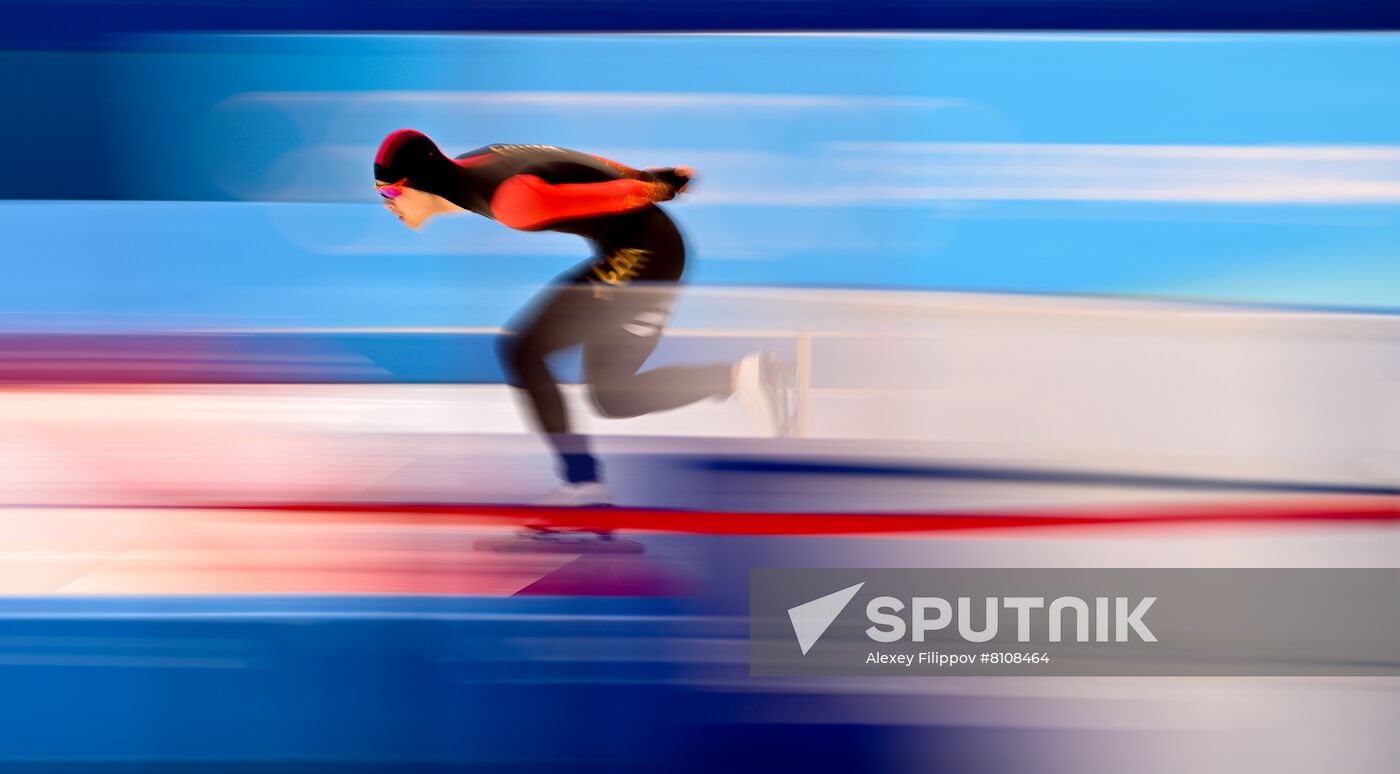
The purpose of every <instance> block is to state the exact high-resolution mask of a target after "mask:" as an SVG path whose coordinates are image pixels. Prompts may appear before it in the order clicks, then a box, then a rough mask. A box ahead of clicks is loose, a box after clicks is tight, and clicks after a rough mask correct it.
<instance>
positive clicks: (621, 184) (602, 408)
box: [374, 129, 792, 506]
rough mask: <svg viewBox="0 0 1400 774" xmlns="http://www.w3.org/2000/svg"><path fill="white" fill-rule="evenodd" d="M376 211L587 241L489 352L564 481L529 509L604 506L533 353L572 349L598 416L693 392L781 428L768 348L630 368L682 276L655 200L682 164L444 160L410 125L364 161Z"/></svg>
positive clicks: (488, 151) (785, 387)
mask: <svg viewBox="0 0 1400 774" xmlns="http://www.w3.org/2000/svg"><path fill="white" fill-rule="evenodd" d="M374 177H375V188H376V189H378V191H379V193H380V195H381V196H383V197H384V207H385V208H386V209H388V210H389V212H391V213H393V214H394V215H395V216H397V217H398V219H399V220H400V221H402V222H403V223H404V225H406V226H408V227H409V228H411V229H417V228H419V227H421V226H422V225H423V224H424V222H426V221H427V220H428V219H430V218H432V217H434V216H436V215H445V214H451V213H456V212H475V213H477V214H478V215H483V216H485V217H487V218H491V219H493V220H496V221H498V222H500V223H502V224H504V225H506V226H509V227H510V228H514V229H520V230H522V231H558V232H564V233H568V234H576V235H578V236H581V237H583V238H584V239H586V240H588V242H589V243H590V244H591V245H592V247H593V257H592V258H590V259H589V260H588V261H586V262H584V263H582V264H579V265H578V266H577V267H575V268H574V269H572V270H571V271H569V272H567V273H565V274H564V275H562V276H561V277H560V278H559V279H558V280H556V282H555V284H554V285H552V286H550V287H548V288H546V289H545V291H544V292H542V293H541V294H540V296H539V297H537V298H536V299H535V301H534V302H532V303H531V305H530V306H529V307H527V308H526V309H525V310H524V311H523V312H522V313H521V314H520V315H519V316H518V317H517V318H516V319H515V320H514V321H513V322H512V323H511V324H510V325H509V326H507V329H508V333H507V334H506V335H504V336H503V337H501V339H500V341H499V347H498V351H499V353H500V358H501V363H502V366H503V367H504V369H505V372H506V374H507V376H508V377H509V379H510V381H511V384H512V385H513V386H514V387H517V388H519V389H520V390H522V391H523V392H524V394H525V395H526V397H527V398H528V403H529V405H530V408H531V412H532V414H533V419H534V422H535V424H536V426H537V428H538V430H539V431H540V432H542V433H544V434H545V436H546V437H547V438H548V439H549V441H550V443H551V445H552V446H553V448H554V450H555V452H556V453H557V455H558V458H559V463H560V466H559V467H560V474H561V477H562V478H563V479H564V483H563V484H562V485H561V486H560V487H559V488H558V489H556V490H555V491H554V492H553V493H551V495H550V496H549V497H547V498H546V499H545V500H543V501H541V503H540V504H542V505H559V506H585V505H599V504H607V503H610V502H611V499H612V497H611V493H610V492H609V490H608V488H607V486H606V485H605V484H604V483H603V479H602V471H601V469H600V465H599V463H598V461H597V460H596V459H595V458H594V457H593V455H592V454H591V453H590V452H589V448H588V441H587V439H586V438H585V437H583V436H582V435H579V434H576V433H573V432H571V430H570V423H569V417H568V412H567V411H566V410H565V406H564V401H563V398H562V396H561V394H560V391H559V384H558V382H557V381H556V380H555V378H554V375H553V374H552V373H551V372H550V369H549V366H548V364H547V363H546V358H547V357H548V356H549V355H551V354H553V353H555V352H558V351H560V350H564V349H569V348H573V347H581V348H582V351H583V374H584V375H583V379H584V382H585V383H586V384H587V387H588V391H589V395H590V396H591V397H592V400H593V404H594V406H595V407H596V408H597V409H598V411H599V413H601V414H602V415H604V416H607V417H635V416H641V415H643V414H650V413H652V412H655V411H664V410H666V409H673V408H679V407H681V406H686V405H689V404H691V403H695V402H697V401H700V400H704V399H706V398H728V397H731V396H736V395H737V396H738V397H740V398H741V399H742V400H743V402H745V403H746V404H747V405H749V406H750V407H751V409H753V410H754V411H755V412H756V413H757V414H758V415H759V416H760V417H762V418H763V420H764V421H765V423H766V425H767V427H768V429H769V430H770V431H771V432H772V433H774V434H777V435H783V434H787V433H788V432H790V430H791V422H792V409H791V400H790V395H791V383H792V369H791V366H790V365H788V364H785V363H782V362H780V361H779V360H778V359H777V358H776V357H775V356H774V355H773V354H772V353H762V352H760V353H754V354H751V355H749V356H747V357H745V358H743V359H741V360H740V361H738V362H734V363H713V364H709V365H698V366H680V365H674V366H665V367H661V368H652V369H649V370H646V371H642V370H641V368H642V365H643V364H644V363H645V362H646V360H647V358H648V357H649V356H650V355H651V353H652V351H653V350H654V349H655V348H656V344H657V342H658V340H659V339H660V337H661V331H662V328H663V327H664V326H665V324H666V320H667V318H668V317H669V314H670V309H671V304H672V302H673V300H674V298H675V293H676V288H677V283H678V282H679V281H680V279H681V278H682V276H683V275H684V273H685V258H686V255H685V241H684V239H683V238H682V237H681V233H680V231H679V230H678V229H677V228H676V225H675V223H674V222H673V221H672V220H671V218H670V217H669V216H668V215H667V214H666V213H665V212H664V211H663V210H662V209H661V208H660V207H658V206H657V205H658V203H660V202H665V201H669V200H671V199H673V198H674V197H675V196H676V195H677V194H679V193H681V192H683V191H685V189H686V187H687V185H689V183H690V181H691V178H692V177H693V173H692V172H691V170H690V169H688V168H686V167H675V168H667V169H649V170H645V171H643V170H636V169H632V168H630V167H627V166H624V165H622V164H619V163H617V162H614V161H609V160H607V159H603V158H600V157H596V156H590V155H588V154H584V153H579V152H577V151H571V150H566V149H563V148H556V147H554V146H549V145H490V146H487V147H484V148H480V149H478V150H474V151H471V152H469V153H465V154H462V155H461V156H458V157H456V158H449V157H447V156H446V155H444V154H443V152H442V151H441V150H439V149H438V147H437V145H436V144H435V143H434V142H433V141H432V140H430V139H429V138H428V137H427V136H425V135H424V134H422V133H421V132H417V131H414V130H411V129H402V130H399V131H397V132H394V133H392V134H390V135H389V136H388V137H387V138H385V140H384V142H383V143H382V144H381V145H380V147H379V152H378V155H376V157H375V160H374Z"/></svg>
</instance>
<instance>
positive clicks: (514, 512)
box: [195, 497, 1400, 535]
mask: <svg viewBox="0 0 1400 774" xmlns="http://www.w3.org/2000/svg"><path fill="white" fill-rule="evenodd" d="M195 507H209V506H195ZM214 507H215V508H217V509H219V510H236V511H260V512H268V513H269V515H272V516H274V517H275V518H278V519H279V520H283V521H285V520H286V515H287V514H293V513H295V514H298V515H299V517H300V519H301V520H303V521H318V522H326V521H330V522H346V521H366V522H382V521H383V520H384V519H383V518H382V517H384V516H394V517H395V519H394V522H395V523H399V524H419V525H422V524H523V523H525V522H527V521H530V522H534V521H543V522H547V523H549V524H551V525H553V526H556V527H564V528H588V529H612V530H628V531H642V532H675V533H689V534H704V535H885V534H900V533H921V532H983V531H993V530H1008V529H1045V528H1056V529H1062V528H1102V527H1123V528H1131V527H1139V526H1160V525H1182V526H1191V525H1209V524H1241V525H1271V524H1287V523H1309V522H1393V521H1400V498H1395V497H1330V498H1312V499H1306V500H1303V499H1290V500H1287V501H1277V500H1275V501H1267V502H1263V501H1256V502H1251V503H1249V504H1206V505H1201V504H1197V505H1190V506H1186V505H1183V506H1167V505H1156V506H1150V507H1148V506H1136V507H1092V508H1089V507H1086V508H1080V509H1075V510H1069V509H1064V510H1060V509H1053V510H1052V509H1047V510H1044V511H1034V512H1027V511H1022V512H990V511H989V512H976V511H974V512H961V513H959V512H951V513H746V512H737V511H729V512H700V511H676V510H657V509H642V508H569V509H563V508H538V507H529V506H518V505H454V504H434V503H288V504H281V505H270V504H264V505H230V506H214Z"/></svg>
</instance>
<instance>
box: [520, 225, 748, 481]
mask: <svg viewBox="0 0 1400 774" xmlns="http://www.w3.org/2000/svg"><path fill="white" fill-rule="evenodd" d="M635 254H638V253H636V252H635V251H634V255H635ZM642 254H644V255H646V256H650V257H649V258H645V259H644V260H643V263H645V264H646V265H644V266H642V267H641V269H640V270H639V271H638V272H637V274H638V275H644V274H645V273H651V274H657V273H662V274H665V273H670V274H675V275H676V278H678V276H679V271H678V267H677V266H676V263H677V262H676V261H675V260H674V256H666V255H664V254H661V255H658V254H657V253H656V252H654V251H650V250H648V251H645V252H644V253H642ZM617 255H618V252H617V251H616V250H612V251H606V250H605V251H604V252H603V253H602V255H601V256H600V258H598V259H596V260H594V261H591V262H589V263H588V264H586V265H584V266H581V267H579V269H577V270H575V271H574V272H571V273H570V274H568V275H565V277H563V278H561V279H562V280H563V283H564V284H562V286H561V285H554V286H552V287H550V288H548V289H546V290H545V291H544V292H543V293H541V294H540V296H539V297H538V298H537V299H536V301H535V303H533V304H532V305H531V306H530V307H529V308H528V309H527V310H526V312H525V313H523V314H522V315H521V316H520V317H519V318H517V320H516V321H515V322H513V323H512V324H511V325H510V332H509V333H507V334H506V335H505V336H502V337H501V339H500V341H499V347H498V349H499V354H500V358H501V363H502V365H503V366H504V368H505V371H506V375H507V376H508V377H509V379H510V383H511V385H512V386H514V387H517V388H520V389H521V390H523V391H524V393H525V395H526V397H527V398H528V399H529V403H530V407H531V409H533V414H534V419H535V423H536V427H537V429H538V430H539V431H540V432H542V433H545V434H546V436H547V437H548V438H549V440H550V443H551V444H552V445H553V447H554V449H555V451H556V452H557V453H558V455H559V459H560V462H561V466H562V470H561V473H562V474H563V478H565V479H566V480H568V481H570V482H581V481H595V480H597V479H598V478H599V474H598V465H597V461H596V460H595V459H594V458H593V457H592V455H591V454H589V451H588V442H587V440H586V439H585V438H584V437H583V436H581V435H577V434H574V433H572V432H571V431H570V427H569V417H568V412H567V411H566V410H565V408H564V401H563V398H562V396H561V395H560V392H559V384H558V382H557V381H556V380H555V378H554V374H553V373H551V372H550V370H549V365H548V363H547V362H546V358H547V357H549V356H550V355H551V354H553V353H555V352H559V351H560V350H565V349H570V348H572V347H582V348H583V381H584V383H585V384H586V385H587V386H588V391H589V396H590V397H591V398H592V400H593V405H594V406H596V407H597V409H598V412H599V413H600V414H602V415H603V416H605V417H635V416H641V415H643V414H650V413H652V412H655V411H664V410H667V409H673V408H679V407H681V406H686V405H689V404H691V403H695V402H697V401H700V400H703V399H705V398H710V397H723V396H728V395H729V393H730V372H731V368H732V364H731V363H717V364H711V365H704V366H665V367H662V368H653V369H651V370H648V371H641V370H640V369H641V367H642V365H643V364H644V363H645V362H646V360H647V358H648V357H650V356H651V353H652V351H653V350H655V349H656V344H657V342H658V341H659V340H660V338H661V331H662V328H663V326H664V325H665V324H666V319H667V317H668V316H669V314H670V309H671V304H672V301H673V300H674V298H675V293H676V286H675V285H674V283H668V284H664V285H651V286H648V285H647V283H645V282H644V281H642V279H643V277H638V278H636V279H629V278H628V277H626V276H620V275H625V274H627V271H626V268H627V263H626V259H625V257H624V260H623V261H622V262H621V263H619V261H618V260H617V257H616V256H617ZM624 256H625V253H624ZM668 258H671V260H668ZM679 258H680V261H682V262H683V260H684V257H683V254H682V255H681V256H679ZM610 259H611V260H610ZM633 260H634V262H635V258H634V259H633ZM681 265H683V263H682V264H681ZM619 267H621V268H619ZM648 270H650V271H648Z"/></svg>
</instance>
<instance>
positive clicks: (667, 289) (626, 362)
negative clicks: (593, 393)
mask: <svg viewBox="0 0 1400 774" xmlns="http://www.w3.org/2000/svg"><path fill="white" fill-rule="evenodd" d="M675 294H676V291H675V288H674V286H670V285H663V286H659V287H647V286H642V285H634V286H631V287H628V288H622V289H618V290H616V291H615V292H614V293H613V294H612V300H611V301H609V302H608V303H607V306H608V307H609V308H608V310H607V312H606V313H605V314H602V315H600V319H599V324H598V325H597V326H596V327H595V328H594V329H593V330H592V331H591V335H590V337H589V338H588V340H587V341H586V342H585V343H584V346H583V367H584V378H585V379H586V380H587V381H589V382H591V383H593V384H600V383H606V382H608V381H610V380H615V379H620V378H626V377H630V376H632V375H633V374H635V373H637V371H639V370H641V367H642V365H643V364H644V363H645V362H646V360H647V358H649V357H651V353H652V352H653V351H654V350H655V349H656V345H657V343H658V342H659V341H660V340H661V332H662V330H663V329H664V328H665V326H666V321H667V320H668V319H669V317H670V314H671V304H672V303H673V302H674V300H675Z"/></svg>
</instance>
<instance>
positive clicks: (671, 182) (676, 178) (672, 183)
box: [647, 167, 695, 201]
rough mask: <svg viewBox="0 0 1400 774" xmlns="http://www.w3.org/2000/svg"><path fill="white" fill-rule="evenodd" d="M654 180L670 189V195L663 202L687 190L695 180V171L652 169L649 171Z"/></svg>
mask: <svg viewBox="0 0 1400 774" xmlns="http://www.w3.org/2000/svg"><path fill="white" fill-rule="evenodd" d="M647 174H648V175H651V178H652V180H654V181H656V182H658V183H661V184H663V185H665V186H666V187H667V188H668V189H669V195H668V196H666V198H665V199H662V200H661V201H667V200H669V199H674V198H675V196H676V194H678V193H680V192H682V191H684V190H685V188H686V186H688V185H690V182H691V180H693V179H695V170H693V169H691V168H690V167H652V168H651V169H648V170H647Z"/></svg>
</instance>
